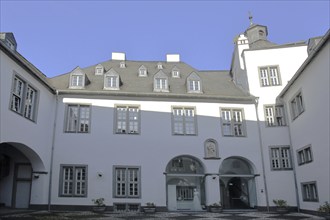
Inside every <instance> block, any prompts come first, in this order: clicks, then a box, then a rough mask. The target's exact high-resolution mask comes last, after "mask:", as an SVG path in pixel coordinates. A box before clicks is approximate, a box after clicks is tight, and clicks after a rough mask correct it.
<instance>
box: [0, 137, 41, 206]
mask: <svg viewBox="0 0 330 220" xmlns="http://www.w3.org/2000/svg"><path fill="white" fill-rule="evenodd" d="M33 172H38V173H46V172H45V166H44V164H43V162H42V160H41V158H40V157H39V155H38V154H37V153H36V152H35V151H34V150H33V149H31V148H29V147H28V146H26V145H24V144H21V143H16V142H6V143H0V203H1V204H3V205H5V206H7V207H12V208H29V205H30V198H31V189H32V173H33Z"/></svg>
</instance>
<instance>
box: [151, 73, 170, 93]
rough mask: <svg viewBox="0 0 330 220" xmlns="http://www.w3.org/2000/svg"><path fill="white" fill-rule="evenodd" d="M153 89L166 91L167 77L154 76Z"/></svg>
mask: <svg viewBox="0 0 330 220" xmlns="http://www.w3.org/2000/svg"><path fill="white" fill-rule="evenodd" d="M154 83H155V89H154V90H155V91H157V92H168V79H167V78H164V77H156V78H155V80H154Z"/></svg>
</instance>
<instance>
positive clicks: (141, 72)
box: [139, 65, 147, 77]
mask: <svg viewBox="0 0 330 220" xmlns="http://www.w3.org/2000/svg"><path fill="white" fill-rule="evenodd" d="M139 76H142V77H143V76H147V68H145V67H144V66H143V65H142V66H141V67H140V68H139Z"/></svg>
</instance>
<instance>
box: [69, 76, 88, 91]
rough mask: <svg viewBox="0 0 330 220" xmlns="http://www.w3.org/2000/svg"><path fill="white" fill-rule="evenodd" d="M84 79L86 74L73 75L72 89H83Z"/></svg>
mask: <svg viewBox="0 0 330 220" xmlns="http://www.w3.org/2000/svg"><path fill="white" fill-rule="evenodd" d="M84 78H85V77H84V74H80V73H79V74H77V73H76V74H72V75H71V80H70V88H83V87H84Z"/></svg>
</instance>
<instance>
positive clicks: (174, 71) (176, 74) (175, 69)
mask: <svg viewBox="0 0 330 220" xmlns="http://www.w3.org/2000/svg"><path fill="white" fill-rule="evenodd" d="M172 77H173V78H180V70H179V68H178V67H176V66H174V67H173V68H172Z"/></svg>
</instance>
